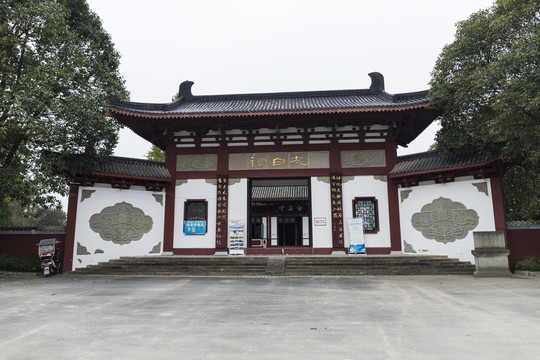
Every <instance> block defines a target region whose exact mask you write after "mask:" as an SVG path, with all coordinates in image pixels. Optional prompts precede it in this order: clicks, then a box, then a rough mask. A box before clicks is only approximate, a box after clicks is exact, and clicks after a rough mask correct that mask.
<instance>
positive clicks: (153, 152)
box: [146, 144, 165, 162]
mask: <svg viewBox="0 0 540 360" xmlns="http://www.w3.org/2000/svg"><path fill="white" fill-rule="evenodd" d="M146 158H147V159H148V160H154V161H161V162H165V152H164V151H163V150H161V149H160V148H159V147H157V146H156V145H154V144H152V148H151V149H150V150H149V151H148V152H147V153H146Z"/></svg>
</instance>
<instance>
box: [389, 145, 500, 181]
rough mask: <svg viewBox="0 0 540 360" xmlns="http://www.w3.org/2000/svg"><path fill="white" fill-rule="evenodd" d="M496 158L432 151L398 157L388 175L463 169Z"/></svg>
mask: <svg viewBox="0 0 540 360" xmlns="http://www.w3.org/2000/svg"><path fill="white" fill-rule="evenodd" d="M494 159H496V157H495V156H494V157H491V158H486V157H485V156H484V155H482V154H480V153H478V152H477V151H465V152H459V153H454V154H452V155H451V156H445V155H443V154H442V153H440V152H439V151H436V150H432V151H427V152H422V153H418V154H412V155H405V156H399V157H398V163H397V164H396V166H395V167H394V168H393V169H392V171H391V172H390V175H399V174H410V173H421V172H428V171H432V170H443V169H452V168H463V167H470V166H475V165H481V164H482V163H485V162H488V161H490V160H494Z"/></svg>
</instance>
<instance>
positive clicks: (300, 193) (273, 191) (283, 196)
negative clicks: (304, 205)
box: [251, 185, 309, 200]
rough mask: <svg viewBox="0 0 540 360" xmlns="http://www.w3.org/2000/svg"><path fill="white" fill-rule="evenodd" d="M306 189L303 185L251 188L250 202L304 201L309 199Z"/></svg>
mask: <svg viewBox="0 0 540 360" xmlns="http://www.w3.org/2000/svg"><path fill="white" fill-rule="evenodd" d="M308 193H309V191H308V187H307V186H305V185H288V186H253V187H252V188H251V199H252V200H306V199H309V194H308Z"/></svg>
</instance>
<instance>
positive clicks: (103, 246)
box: [73, 184, 166, 270]
mask: <svg viewBox="0 0 540 360" xmlns="http://www.w3.org/2000/svg"><path fill="white" fill-rule="evenodd" d="M83 190H90V191H93V193H92V194H91V195H90V197H88V198H86V199H83V198H82V193H83ZM153 194H155V195H162V204H160V203H159V202H158V201H157V200H156V198H155V197H154V196H153ZM165 199H166V196H165V192H164V191H162V192H152V191H146V190H145V188H144V187H142V186H133V187H131V189H128V190H119V189H113V188H111V186H110V185H108V184H95V186H93V187H83V186H81V187H80V188H79V194H78V204H77V218H76V221H75V243H74V246H73V247H74V250H73V270H76V269H78V268H84V267H86V266H88V265H91V264H97V263H98V262H104V261H109V260H111V259H116V258H119V257H120V256H144V255H159V254H161V252H162V250H163V229H164V228H163V225H164V216H165V201H166V200H165ZM121 202H126V203H128V204H131V205H133V206H134V207H136V208H139V209H141V210H142V211H143V212H144V214H145V215H148V216H150V217H151V218H152V221H153V224H152V229H151V230H150V231H149V232H148V233H146V234H144V235H143V236H142V238H141V239H140V240H138V241H132V242H131V243H129V244H124V245H120V244H115V243H113V242H112V241H106V240H103V239H102V238H101V236H100V235H99V233H96V232H94V231H93V230H92V229H90V223H89V220H90V217H91V216H92V215H94V214H99V213H100V212H101V211H102V210H103V209H104V208H106V207H109V206H113V205H115V204H117V203H121ZM77 244H79V251H78V246H77ZM158 244H159V245H160V247H159V253H158V254H149V253H150V251H152V249H153V248H154V246H156V245H158ZM81 246H84V247H85V248H86V251H83V250H82V248H81ZM96 251H97V252H96ZM100 251H103V253H100ZM78 252H79V253H78ZM86 253H88V254H86Z"/></svg>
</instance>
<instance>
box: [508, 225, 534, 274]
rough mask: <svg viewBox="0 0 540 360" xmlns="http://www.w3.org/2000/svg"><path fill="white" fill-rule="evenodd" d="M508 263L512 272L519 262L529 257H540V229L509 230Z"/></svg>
mask: <svg viewBox="0 0 540 360" xmlns="http://www.w3.org/2000/svg"><path fill="white" fill-rule="evenodd" d="M506 234H507V237H508V239H507V240H508V249H509V250H510V255H509V256H508V263H509V266H510V269H511V270H514V266H515V265H516V263H517V262H518V261H521V260H523V259H525V258H527V257H531V256H535V257H540V229H507V230H506Z"/></svg>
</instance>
